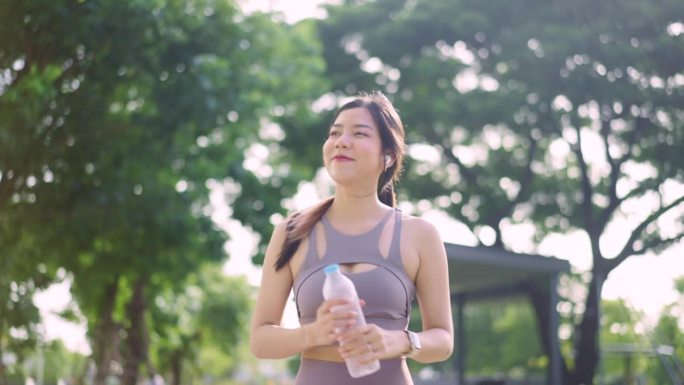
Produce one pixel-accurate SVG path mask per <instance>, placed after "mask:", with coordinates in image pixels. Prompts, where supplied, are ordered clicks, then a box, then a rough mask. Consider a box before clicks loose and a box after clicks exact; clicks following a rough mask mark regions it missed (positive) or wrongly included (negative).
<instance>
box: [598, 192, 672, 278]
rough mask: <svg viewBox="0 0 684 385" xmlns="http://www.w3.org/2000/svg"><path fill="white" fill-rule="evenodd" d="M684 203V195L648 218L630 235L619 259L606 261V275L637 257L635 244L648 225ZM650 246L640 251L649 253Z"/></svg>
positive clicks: (645, 246)
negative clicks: (633, 256) (631, 257)
mask: <svg viewBox="0 0 684 385" xmlns="http://www.w3.org/2000/svg"><path fill="white" fill-rule="evenodd" d="M682 202H684V195H682V196H680V197H679V198H677V199H675V200H674V201H673V202H672V203H670V204H669V205H667V206H662V207H661V208H660V209H658V210H657V211H656V212H654V213H652V214H651V215H649V216H648V218H646V219H645V220H644V221H643V222H641V223H640V224H639V226H637V227H636V228H635V229H634V230H633V231H632V234H630V236H629V239H628V240H627V242H626V243H625V246H624V247H623V249H622V251H620V254H618V256H617V257H615V258H613V259H610V260H607V261H606V265H605V266H606V269H607V270H606V274H608V273H609V272H611V271H612V270H613V269H615V268H616V267H618V266H619V265H620V264H621V263H622V262H623V261H624V260H625V259H627V258H628V257H629V256H631V255H635V254H636V252H637V250H635V248H634V242H636V241H637V240H638V239H639V237H641V233H642V232H643V231H644V230H645V229H646V227H647V226H648V225H650V224H651V223H653V221H655V220H656V219H658V218H659V217H660V216H661V215H663V214H665V213H666V212H667V211H669V210H670V209H672V208H674V207H676V206H678V205H679V204H681V203H682ZM661 241H662V242H656V245H655V246H657V245H658V244H660V243H663V242H665V241H667V240H661ZM655 246H652V245H650V244H648V245H644V247H642V248H640V249H639V250H638V251H641V250H643V252H646V251H648V250H649V249H652V248H653V247H655Z"/></svg>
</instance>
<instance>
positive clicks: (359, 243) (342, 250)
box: [293, 209, 416, 330]
mask: <svg viewBox="0 0 684 385" xmlns="http://www.w3.org/2000/svg"><path fill="white" fill-rule="evenodd" d="M392 214H394V216H395V221H394V231H393V234H392V243H391V245H390V250H389V254H388V255H387V258H384V257H383V256H382V255H381V254H380V251H379V241H380V233H381V232H382V229H383V228H384V225H385V224H386V223H387V221H388V220H389V218H390V217H391V216H392ZM401 217H402V216H401V211H399V210H397V209H394V210H392V211H390V212H389V213H388V214H387V215H386V216H385V217H384V218H383V219H382V220H381V221H380V222H379V223H378V224H377V225H375V226H374V227H373V228H372V229H371V230H370V231H368V232H366V233H364V234H360V235H346V234H342V233H340V232H339V231H337V230H335V228H334V227H333V226H332V225H331V224H330V222H329V221H328V219H327V218H326V216H325V215H324V216H323V217H322V218H321V223H322V224H323V228H324V231H325V237H326V250H325V253H323V257H321V258H319V257H318V255H317V252H316V245H317V241H316V231H315V228H314V229H313V230H312V231H311V233H310V234H309V247H308V250H307V252H306V256H305V258H304V261H303V262H302V266H301V267H300V270H299V274H298V275H297V277H296V278H295V280H294V283H293V288H294V298H295V303H296V305H297V313H298V315H299V322H300V324H301V325H304V324H307V323H311V322H313V321H314V320H315V319H316V310H317V309H318V307H319V306H320V305H321V303H322V302H323V281H324V280H325V273H323V268H324V267H325V266H327V265H329V264H331V263H340V264H344V263H368V264H373V265H375V266H377V267H375V268H373V269H371V270H368V271H363V272H358V273H345V275H346V276H347V277H349V278H350V279H351V280H352V281H353V282H354V285H356V291H357V292H358V295H359V298H360V299H363V300H364V301H366V305H365V306H364V307H363V313H364V315H365V317H366V322H367V323H374V324H376V325H378V326H380V327H382V328H383V329H387V330H399V329H406V327H407V326H408V321H409V316H410V314H411V303H412V301H413V297H414V295H415V292H416V289H415V286H414V284H413V282H412V281H411V279H410V278H409V277H408V275H407V274H406V271H405V270H404V266H403V264H402V262H401V255H400V252H399V235H400V233H401Z"/></svg>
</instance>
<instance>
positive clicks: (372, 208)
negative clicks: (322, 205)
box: [328, 188, 387, 223]
mask: <svg viewBox="0 0 684 385" xmlns="http://www.w3.org/2000/svg"><path fill="white" fill-rule="evenodd" d="M386 209H387V206H386V205H384V204H383V203H382V202H380V199H379V198H378V194H377V192H376V191H375V189H370V190H368V191H360V190H347V189H339V188H338V189H337V190H336V192H335V200H334V201H333V204H332V206H331V207H330V209H329V210H328V215H329V216H330V217H332V218H334V219H335V220H338V221H341V222H346V223H349V222H356V221H364V220H374V219H376V218H377V217H378V216H380V215H382V212H383V211H385V210H386Z"/></svg>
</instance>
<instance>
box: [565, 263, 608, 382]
mask: <svg viewBox="0 0 684 385" xmlns="http://www.w3.org/2000/svg"><path fill="white" fill-rule="evenodd" d="M603 281H604V277H603V273H602V272H600V271H599V270H598V268H595V269H594V271H593V274H592V279H591V283H590V284H589V294H587V300H586V301H585V303H586V306H585V311H584V317H583V318H582V322H581V323H580V325H579V328H578V331H577V334H576V335H577V340H576V341H575V351H576V356H575V368H574V370H573V371H572V374H571V378H570V380H571V381H570V384H572V385H589V384H592V383H593V379H594V375H595V374H596V368H597V367H598V362H599V359H600V355H599V339H598V337H599V330H600V322H601V314H600V302H601V291H602V290H603Z"/></svg>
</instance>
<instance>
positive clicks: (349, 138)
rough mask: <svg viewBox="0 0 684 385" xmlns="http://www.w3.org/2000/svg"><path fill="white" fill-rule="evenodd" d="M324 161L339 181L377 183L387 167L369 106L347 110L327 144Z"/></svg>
mask: <svg viewBox="0 0 684 385" xmlns="http://www.w3.org/2000/svg"><path fill="white" fill-rule="evenodd" d="M323 163H324V164H325V168H326V169H327V170H328V174H330V177H331V178H332V179H333V180H334V181H335V182H336V183H339V184H352V183H353V184H359V183H361V184H367V183H372V184H375V188H376V189H377V182H378V178H379V177H380V173H381V172H382V170H383V167H384V165H383V151H382V140H381V139H380V132H379V128H378V127H377V125H376V124H375V121H374V120H373V117H372V115H371V113H370V112H369V111H368V110H367V109H366V108H362V107H359V108H351V109H347V110H343V111H342V112H340V114H339V115H338V116H337V119H335V121H334V122H333V125H332V126H331V127H330V132H329V133H328V138H327V139H326V141H325V143H324V144H323Z"/></svg>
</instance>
